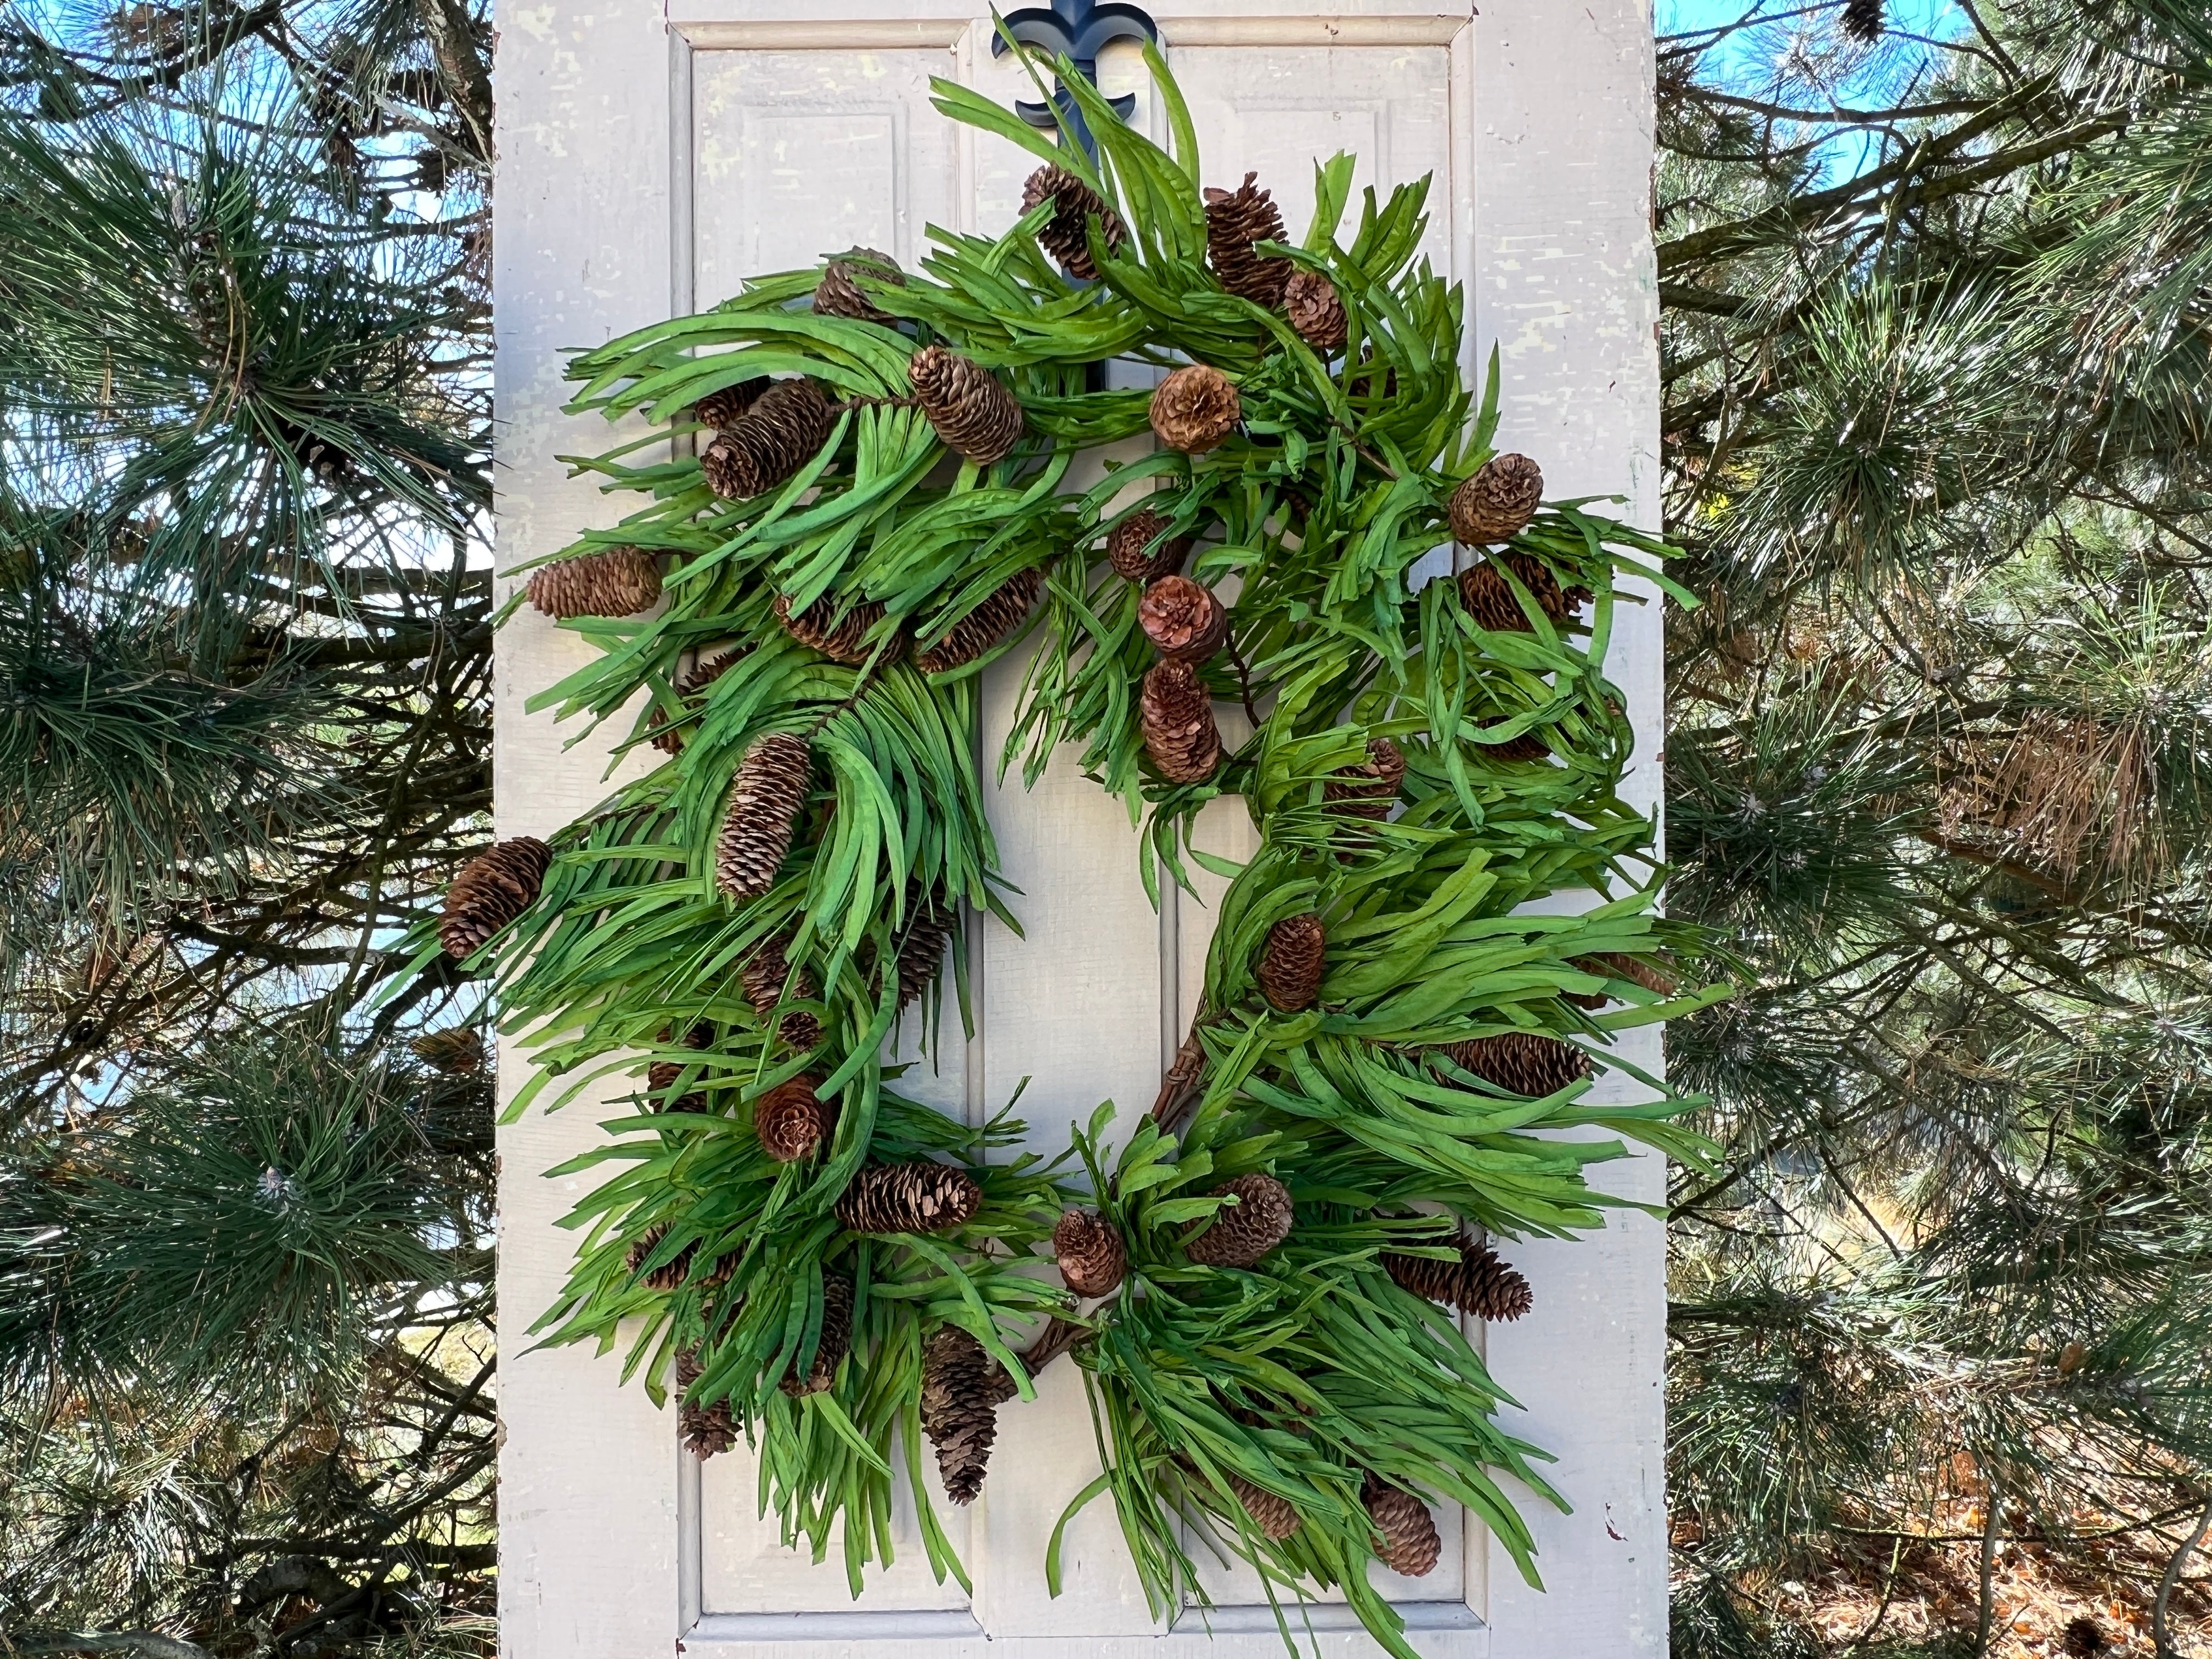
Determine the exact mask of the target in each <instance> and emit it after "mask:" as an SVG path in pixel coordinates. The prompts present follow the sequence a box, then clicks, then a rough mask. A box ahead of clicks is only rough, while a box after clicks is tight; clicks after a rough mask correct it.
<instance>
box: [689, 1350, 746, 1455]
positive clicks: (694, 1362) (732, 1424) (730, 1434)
mask: <svg viewBox="0 0 2212 1659" xmlns="http://www.w3.org/2000/svg"><path fill="white" fill-rule="evenodd" d="M700 1375H701V1370H700V1365H699V1351H698V1350H697V1349H696V1348H686V1349H684V1351H683V1352H681V1353H679V1354H678V1355H677V1356H676V1389H677V1393H678V1395H679V1396H680V1395H684V1394H686V1393H689V1392H690V1388H691V1385H692V1384H693V1383H696V1382H697V1381H698V1380H699V1377H700ZM676 1424H677V1428H678V1431H679V1432H680V1433H681V1434H682V1435H683V1437H684V1446H685V1448H686V1449H689V1450H690V1454H691V1455H692V1456H694V1457H696V1458H697V1459H698V1460H699V1461H700V1462H702V1463H703V1462H706V1461H707V1460H708V1458H710V1457H714V1456H717V1455H720V1454H721V1453H723V1452H726V1451H727V1450H729V1449H730V1448H731V1447H732V1446H734V1445H736V1444H737V1443H738V1425H737V1421H736V1419H733V1418H732V1416H731V1415H730V1402H729V1401H726V1400H717V1401H715V1402H714V1404H713V1405H711V1406H695V1405H693V1404H692V1403H691V1402H690V1401H688V1400H683V1399H680V1398H679V1399H678V1401H677V1406H676Z"/></svg>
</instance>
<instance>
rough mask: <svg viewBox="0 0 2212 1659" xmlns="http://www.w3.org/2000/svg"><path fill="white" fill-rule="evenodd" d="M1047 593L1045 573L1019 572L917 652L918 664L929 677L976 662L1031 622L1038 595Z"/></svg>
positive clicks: (1030, 570) (1033, 570)
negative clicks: (945, 631) (941, 635)
mask: <svg viewBox="0 0 2212 1659" xmlns="http://www.w3.org/2000/svg"><path fill="white" fill-rule="evenodd" d="M1042 592H1044V572H1043V571H1042V570H1039V569H1036V568H1030V569H1028V570H1024V571H1019V572H1017V573H1016V574H1014V575H1012V577H1009V578H1008V579H1007V580H1006V581H1004V582H1002V583H1000V586H998V587H997V589H995V590H994V592H991V593H990V594H989V595H987V597H986V598H985V599H984V600H983V602H982V603H981V605H977V606H976V607H975V609H974V610H973V611H969V613H968V614H967V615H966V616H964V617H962V618H961V619H960V620H959V621H958V622H957V623H953V624H952V627H951V631H950V632H948V633H947V634H946V635H945V637H944V638H943V639H941V640H939V641H938V642H937V643H936V644H935V645H933V646H931V647H929V649H928V650H927V651H920V652H916V653H915V659H914V665H915V667H916V668H919V669H920V670H921V671H922V672H923V673H925V674H941V673H943V672H944V671H945V670H946V669H948V668H959V667H962V666H964V665H967V664H969V663H971V662H973V661H975V659H976V658H978V657H980V656H981V655H982V654H983V653H985V652H987V651H990V650H994V649H995V648H996V647H998V646H1000V644H1002V643H1004V642H1005V641H1006V640H1007V639H1008V638H1010V637H1011V636H1012V635H1013V633H1014V632H1015V630H1016V629H1018V628H1020V627H1021V625H1022V624H1023V623H1025V622H1027V621H1028V620H1029V617H1030V610H1031V609H1032V608H1034V607H1035V605H1036V602H1037V596H1038V595H1039V594H1041V593H1042Z"/></svg>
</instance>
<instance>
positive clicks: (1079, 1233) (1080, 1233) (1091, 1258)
mask: <svg viewBox="0 0 2212 1659" xmlns="http://www.w3.org/2000/svg"><path fill="white" fill-rule="evenodd" d="M1052 1253H1053V1255H1054V1256H1056V1257H1058V1258H1059V1261H1060V1278H1061V1279H1063V1280H1065V1281H1066V1285H1067V1288H1068V1289H1069V1290H1071V1291H1074V1292H1075V1293H1076V1295H1078V1296H1111V1295H1112V1294H1113V1293H1114V1291H1115V1290H1116V1289H1118V1288H1119V1287H1120V1285H1121V1280H1122V1279H1124V1278H1126V1277H1127V1274H1128V1272H1129V1252H1128V1249H1127V1246H1125V1245H1124V1244H1123V1243H1121V1232H1120V1231H1119V1230H1118V1229H1116V1228H1115V1225H1114V1224H1113V1223H1112V1222H1110V1221H1109V1220H1107V1219H1106V1218H1105V1217H1103V1216H1102V1215H1100V1214H1099V1213H1098V1212H1097V1211H1095V1210H1067V1211H1064V1212H1061V1215H1060V1225H1058V1226H1057V1227H1054V1229H1053V1230H1052Z"/></svg>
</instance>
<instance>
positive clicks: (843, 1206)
mask: <svg viewBox="0 0 2212 1659" xmlns="http://www.w3.org/2000/svg"><path fill="white" fill-rule="evenodd" d="M982 1206H983V1189H982V1188H981V1187H978V1186H977V1185H976V1184H975V1177H974V1176H971V1175H969V1173H968V1171H967V1170H956V1169H954V1168H953V1167H952V1166H951V1164H871V1165H870V1166H869V1167H868V1168H866V1169H865V1170H861V1171H860V1173H859V1174H858V1175H856V1176H854V1177H853V1184H852V1185H851V1186H849V1187H848V1188H845V1190H844V1193H843V1194H842V1195H841V1196H840V1197H839V1198H838V1200H837V1219H838V1220H840V1221H842V1222H843V1223H844V1224H845V1225H846V1226H848V1227H849V1228H851V1229H852V1230H853V1231H854V1232H856V1233H942V1232H949V1231H951V1230H952V1229H953V1228H955V1227H958V1226H963V1225H965V1224H966V1223H968V1222H969V1220H971V1219H973V1218H974V1217H975V1212H976V1211H977V1210H979V1209H981V1207H982Z"/></svg>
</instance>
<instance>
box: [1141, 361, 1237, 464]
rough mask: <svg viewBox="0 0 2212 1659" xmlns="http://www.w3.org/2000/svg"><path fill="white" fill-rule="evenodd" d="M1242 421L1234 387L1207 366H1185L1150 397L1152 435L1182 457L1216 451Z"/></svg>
mask: <svg viewBox="0 0 2212 1659" xmlns="http://www.w3.org/2000/svg"><path fill="white" fill-rule="evenodd" d="M1243 418H1244V404H1243V400H1242V399H1241V398H1238V397H1237V387H1236V385H1235V383H1234V382H1232V381H1231V380H1230V378H1229V377H1228V376H1227V375H1226V374H1223V373H1222V372H1221V371H1220V370H1219V369H1218V368H1214V367H1212V365H1211V364H1209V363H1185V364H1184V365H1183V366H1182V368H1179V369H1176V371H1175V372H1174V373H1173V374H1170V375H1169V376H1168V377H1167V379H1165V380H1162V381H1161V382H1160V384H1159V386H1158V389H1157V390H1156V391H1154V392H1153V393H1152V410H1151V419H1152V430H1153V432H1154V433H1155V434H1157V435H1158V438H1159V441H1161V442H1162V443H1164V444H1165V445H1166V446H1167V447H1169V448H1170V449H1180V450H1181V451H1182V452H1183V453H1184V454H1186V455H1203V454H1204V453H1206V451H1208V450H1209V449H1218V448H1219V447H1221V445H1222V444H1223V442H1224V441H1226V440H1227V438H1228V436H1229V435H1230V434H1231V433H1232V432H1234V431H1235V430H1236V429H1237V422H1240V421H1242V420H1243Z"/></svg>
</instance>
